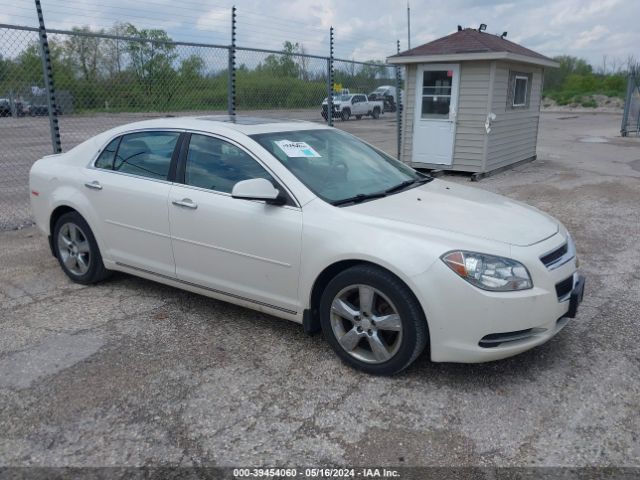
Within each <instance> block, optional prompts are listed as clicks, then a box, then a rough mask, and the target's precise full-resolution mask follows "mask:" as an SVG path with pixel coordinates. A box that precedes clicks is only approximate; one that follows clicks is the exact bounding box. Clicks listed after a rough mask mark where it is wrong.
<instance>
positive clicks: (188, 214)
mask: <svg viewBox="0 0 640 480" xmlns="http://www.w3.org/2000/svg"><path fill="white" fill-rule="evenodd" d="M30 190H31V200H32V209H33V214H34V216H35V219H36V222H37V225H38V227H39V228H40V229H41V230H42V232H44V234H45V235H47V236H48V237H49V242H50V245H51V250H52V252H53V254H54V256H55V257H56V258H57V259H58V261H59V262H60V265H61V267H62V269H63V270H64V272H65V273H66V274H67V275H68V276H69V278H71V280H73V281H75V282H78V283H83V284H88V283H95V282H98V281H100V280H102V279H104V278H105V277H106V276H107V275H108V274H109V272H110V271H112V270H119V271H122V272H127V273H130V274H133V275H138V276H140V277H144V278H147V279H151V280H155V281H158V282H161V283H165V284H167V285H172V286H174V287H178V288H183V289H186V290H190V291H192V292H196V293H200V294H203V295H207V296H210V297H214V298H217V299H220V300H225V301H228V302H231V303H235V304H238V305H243V306H245V307H249V308H252V309H255V310H259V311H262V312H266V313H269V314H272V315H276V316H278V317H282V318H285V319H288V320H293V321H295V322H298V323H301V324H302V325H303V326H304V329H305V331H307V332H308V333H313V332H315V331H318V330H320V329H321V330H322V331H323V333H324V336H325V337H326V339H327V341H328V343H329V344H330V345H331V347H332V348H333V349H334V350H335V352H336V353H337V354H338V355H339V356H340V358H341V359H342V360H344V361H345V362H347V363H348V364H350V365H352V366H353V367H356V368H359V369H361V370H364V371H366V372H370V373H374V374H392V373H395V372H398V371H400V370H402V369H404V368H406V367H407V366H408V365H409V364H411V362H413V361H414V360H415V359H416V358H417V357H418V355H420V354H421V352H422V351H423V350H424V349H425V347H427V349H428V351H429V355H430V357H431V359H432V360H433V361H437V362H484V361H489V360H496V359H500V358H505V357H509V356H511V355H515V354H517V353H520V352H523V351H525V350H528V349H530V348H532V347H534V346H536V345H540V344H541V343H544V342H546V341H547V340H549V339H550V338H551V337H553V336H554V335H555V334H556V333H558V332H559V331H560V330H561V329H562V328H563V327H564V326H565V324H566V323H567V321H568V318H571V317H574V316H575V314H576V310H577V307H578V304H579V303H580V301H581V300H582V293H583V290H584V279H583V277H582V276H581V275H579V274H578V272H577V267H578V262H577V257H576V253H575V246H574V243H573V241H572V239H571V237H570V235H569V233H568V232H567V230H566V229H565V228H564V227H563V226H562V224H560V222H558V221H557V220H555V219H553V218H551V217H550V216H548V215H546V214H544V213H542V212H540V211H538V210H536V209H534V208H532V207H528V206H526V205H523V204H521V203H518V202H515V201H512V200H509V199H507V198H505V197H501V196H499V195H495V194H492V193H488V192H485V191H482V190H479V189H474V188H470V187H465V186H461V185H457V184H453V183H448V182H445V181H441V180H437V179H435V180H434V179H433V178H431V177H429V176H425V175H423V174H421V173H418V172H416V171H414V170H412V169H411V168H409V167H407V166H406V165H404V164H402V163H400V162H398V161H397V160H394V159H392V158H390V157H389V156H387V155H386V154H384V153H383V152H381V151H379V150H377V149H375V148H373V147H372V146H370V145H368V144H366V143H364V142H362V141H360V140H359V139H357V138H356V137H354V136H352V135H349V134H347V133H344V132H342V131H340V130H336V129H333V128H329V127H325V126H321V125H317V124H312V123H306V122H290V121H288V122H280V121H277V120H268V119H257V118H242V117H238V118H237V119H235V120H230V119H228V118H227V117H199V118H165V119H157V120H150V121H145V122H139V123H134V124H131V125H126V126H122V127H118V128H115V129H113V130H110V131H108V132H105V133H102V134H100V135H97V136H95V137H93V138H91V139H89V140H87V141H86V142H84V143H82V144H80V145H78V146H77V147H75V148H73V149H72V150H70V151H68V152H66V153H63V154H59V155H49V156H47V157H44V158H42V159H41V160H38V161H37V162H36V163H35V164H34V165H33V167H32V169H31V174H30Z"/></svg>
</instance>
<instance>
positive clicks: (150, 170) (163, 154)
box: [113, 132, 180, 180]
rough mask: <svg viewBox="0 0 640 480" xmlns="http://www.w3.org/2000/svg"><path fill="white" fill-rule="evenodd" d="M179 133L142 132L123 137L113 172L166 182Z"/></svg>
mask: <svg viewBox="0 0 640 480" xmlns="http://www.w3.org/2000/svg"><path fill="white" fill-rule="evenodd" d="M178 137H180V133H178V132H140V133H131V134H129V135H125V136H123V137H122V142H120V147H119V148H118V153H117V155H116V157H115V161H114V163H113V170H115V171H117V172H122V173H130V174H132V175H139V176H141V177H148V178H154V179H157V180H166V179H167V176H168V174H169V166H170V165H171V156H172V155H173V150H174V149H175V147H176V143H177V141H178Z"/></svg>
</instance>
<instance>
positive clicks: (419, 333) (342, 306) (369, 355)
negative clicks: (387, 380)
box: [320, 265, 428, 375]
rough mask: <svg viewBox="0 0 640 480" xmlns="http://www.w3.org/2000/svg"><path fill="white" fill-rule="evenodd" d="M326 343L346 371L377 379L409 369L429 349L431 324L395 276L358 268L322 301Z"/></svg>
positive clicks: (338, 279) (333, 283) (335, 284)
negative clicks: (428, 340)
mask: <svg viewBox="0 0 640 480" xmlns="http://www.w3.org/2000/svg"><path fill="white" fill-rule="evenodd" d="M320 322H321V324H322V330H323V333H324V336H325V338H326V339H327V341H328V342H329V344H330V345H331V347H332V348H333V349H334V351H335V352H336V353H337V354H338V356H339V357H340V358H341V359H342V360H343V361H344V362H345V363H347V364H348V365H350V366H352V367H354V368H357V369H359V370H363V371H365V372H367V373H372V374H376V375H391V374H394V373H397V372H400V371H401V370H403V369H405V368H406V367H408V366H409V365H410V364H411V363H412V362H413V361H414V360H415V359H416V358H417V357H418V355H420V353H421V352H422V351H423V350H424V348H425V346H426V344H427V338H428V331H427V323H426V319H425V318H424V314H423V313H422V309H421V307H420V305H419V303H418V301H417V300H416V298H415V296H414V295H413V293H412V292H411V291H410V290H409V288H408V287H407V286H406V285H405V284H404V283H403V282H402V281H401V280H400V279H398V278H397V277H395V276H394V275H392V274H391V273H389V272H387V271H385V270H383V269H380V268H378V267H375V266H371V265H359V266H356V267H352V268H350V269H348V270H345V271H344V272H342V273H340V274H338V275H337V276H336V277H335V278H334V279H333V280H332V281H331V282H329V284H328V285H327V287H326V289H325V291H324V293H323V295H322V299H321V301H320Z"/></svg>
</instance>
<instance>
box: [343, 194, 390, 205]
mask: <svg viewBox="0 0 640 480" xmlns="http://www.w3.org/2000/svg"><path fill="white" fill-rule="evenodd" d="M386 196H387V194H386V193H385V192H377V193H359V194H357V195H354V196H353V197H349V198H343V199H342V200H336V201H335V202H331V205H333V206H334V207H337V206H338V205H345V204H347V203H360V202H364V201H365V200H373V199H375V198H382V197H386Z"/></svg>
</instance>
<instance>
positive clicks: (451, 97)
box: [413, 64, 460, 165]
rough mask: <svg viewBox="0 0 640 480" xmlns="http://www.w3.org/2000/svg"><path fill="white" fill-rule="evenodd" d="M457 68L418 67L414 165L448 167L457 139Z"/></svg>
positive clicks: (436, 65)
mask: <svg viewBox="0 0 640 480" xmlns="http://www.w3.org/2000/svg"><path fill="white" fill-rule="evenodd" d="M459 79H460V65H459V64H434V65H421V66H419V67H418V72H417V75H416V114H415V120H414V126H413V161H414V162H419V163H433V164H438V165H451V163H452V162H453V143H454V140H455V135H456V111H457V107H458V84H459V82H460V80H459Z"/></svg>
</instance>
